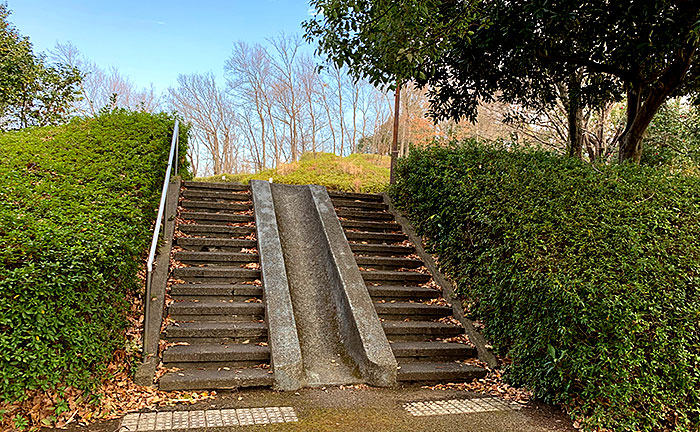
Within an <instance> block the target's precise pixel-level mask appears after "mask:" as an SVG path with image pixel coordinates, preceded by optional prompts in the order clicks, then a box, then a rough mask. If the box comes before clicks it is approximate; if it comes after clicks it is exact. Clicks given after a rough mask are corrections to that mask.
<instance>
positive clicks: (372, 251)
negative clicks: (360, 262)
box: [350, 243, 416, 256]
mask: <svg viewBox="0 0 700 432" xmlns="http://www.w3.org/2000/svg"><path fill="white" fill-rule="evenodd" d="M350 250H352V251H353V252H354V253H355V256H359V255H365V256H405V255H410V254H412V253H414V252H415V250H416V248H414V247H413V246H411V245H408V246H403V245H402V246H396V245H385V244H363V243H350Z"/></svg>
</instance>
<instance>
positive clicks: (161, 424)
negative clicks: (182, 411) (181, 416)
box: [155, 411, 173, 430]
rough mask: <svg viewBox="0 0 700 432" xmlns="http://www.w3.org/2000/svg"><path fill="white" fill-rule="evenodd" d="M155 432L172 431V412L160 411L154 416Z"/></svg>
mask: <svg viewBox="0 0 700 432" xmlns="http://www.w3.org/2000/svg"><path fill="white" fill-rule="evenodd" d="M155 429H156V430H169V429H173V413H172V411H162V412H159V413H158V414H157V415H156V427H155Z"/></svg>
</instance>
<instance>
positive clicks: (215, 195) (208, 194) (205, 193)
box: [181, 189, 250, 201]
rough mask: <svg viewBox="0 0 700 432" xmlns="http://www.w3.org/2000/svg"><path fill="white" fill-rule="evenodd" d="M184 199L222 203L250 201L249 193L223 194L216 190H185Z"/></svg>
mask: <svg viewBox="0 0 700 432" xmlns="http://www.w3.org/2000/svg"><path fill="white" fill-rule="evenodd" d="M181 195H182V197H183V198H185V199H197V200H221V201H250V194H249V193H240V192H232V191H231V192H228V191H227V192H222V191H215V190H204V189H185V190H184V191H183V192H182V194H181Z"/></svg>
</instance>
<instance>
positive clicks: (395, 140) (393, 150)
mask: <svg viewBox="0 0 700 432" xmlns="http://www.w3.org/2000/svg"><path fill="white" fill-rule="evenodd" d="M400 98H401V83H400V82H397V83H396V94H395V95H394V134H393V137H392V140H391V167H390V171H389V183H390V184H394V183H395V182H396V175H395V174H394V168H395V166H396V158H397V157H398V156H399V149H398V142H399V101H400Z"/></svg>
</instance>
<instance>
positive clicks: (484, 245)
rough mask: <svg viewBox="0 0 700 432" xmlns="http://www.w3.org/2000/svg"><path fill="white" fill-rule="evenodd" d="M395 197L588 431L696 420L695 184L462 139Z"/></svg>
mask: <svg viewBox="0 0 700 432" xmlns="http://www.w3.org/2000/svg"><path fill="white" fill-rule="evenodd" d="M397 177H398V182H397V184H396V185H395V187H392V189H391V191H390V193H391V195H392V197H393V198H394V200H395V202H396V204H397V205H398V206H399V207H400V208H401V209H402V210H403V211H405V212H406V213H407V214H408V216H409V217H410V219H411V220H412V221H413V222H414V223H415V225H416V228H417V229H418V231H419V232H420V233H422V234H423V235H424V236H425V237H426V241H427V243H428V247H429V249H431V250H432V251H433V252H434V253H436V254H437V255H438V257H439V260H440V263H441V265H442V266H443V268H444V270H445V271H446V272H447V273H448V274H449V275H450V276H451V277H452V278H453V280H455V281H456V282H457V283H458V287H459V290H460V292H461V294H462V295H463V296H465V298H466V299H467V300H468V301H470V302H471V304H470V306H471V308H470V309H471V311H472V313H473V314H474V315H475V316H476V317H479V318H481V319H483V320H484V321H485V323H486V335H487V337H489V338H490V339H491V340H492V342H493V343H494V344H495V346H496V348H497V349H498V350H499V351H500V352H501V353H503V354H507V355H509V356H510V357H511V358H512V360H513V364H512V366H511V367H510V368H509V377H510V379H511V380H512V381H513V382H515V383H516V384H524V385H526V386H528V387H530V388H531V389H533V390H534V391H535V393H536V395H537V396H539V397H540V398H542V399H544V400H545V401H549V402H554V403H562V404H564V405H565V406H567V407H568V408H569V410H570V412H571V413H572V415H574V416H575V417H584V418H585V424H586V425H587V426H588V427H594V426H604V427H609V428H614V429H615V430H666V429H677V430H683V431H687V430H697V428H698V426H699V424H700V289H699V287H700V179H698V178H697V177H693V176H688V177H684V176H681V175H674V174H672V173H670V172H669V171H668V170H664V169H657V168H650V167H638V166H634V165H632V164H623V165H621V166H620V165H616V166H591V165H588V164H584V163H582V162H580V161H577V160H574V159H572V158H561V157H557V156H554V155H552V154H549V153H545V152H537V151H523V150H517V149H515V150H514V149H510V150H507V149H504V148H499V147H497V146H495V145H493V146H485V145H478V144H474V143H465V144H464V145H461V146H453V147H451V148H440V147H433V148H427V149H414V150H413V151H412V152H411V153H410V155H409V156H408V157H407V158H405V159H403V160H401V161H400V163H399V164H398V169H397Z"/></svg>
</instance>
